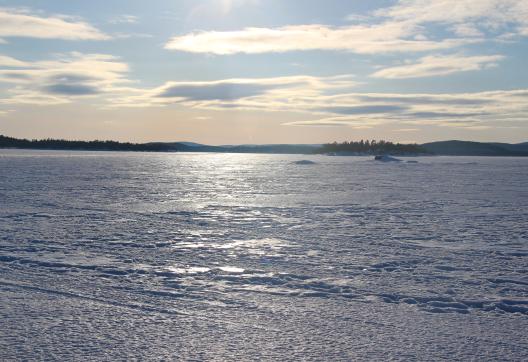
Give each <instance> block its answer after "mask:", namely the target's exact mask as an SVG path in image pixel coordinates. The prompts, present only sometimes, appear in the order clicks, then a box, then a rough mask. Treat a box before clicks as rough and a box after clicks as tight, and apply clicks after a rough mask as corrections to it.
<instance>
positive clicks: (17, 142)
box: [0, 135, 173, 151]
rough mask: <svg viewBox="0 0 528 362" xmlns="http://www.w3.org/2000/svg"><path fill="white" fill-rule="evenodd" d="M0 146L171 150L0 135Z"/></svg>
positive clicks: (157, 146) (161, 146)
mask: <svg viewBox="0 0 528 362" xmlns="http://www.w3.org/2000/svg"><path fill="white" fill-rule="evenodd" d="M0 148H27V149H39V150H91V151H172V150H173V149H172V148H170V147H169V146H168V145H166V144H163V143H129V142H125V143H122V142H117V141H98V140H96V141H68V140H60V139H59V140H56V139H50V138H48V139H42V140H27V139H19V138H13V137H6V136H2V135H0Z"/></svg>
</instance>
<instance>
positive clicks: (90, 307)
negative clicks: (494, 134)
mask: <svg viewBox="0 0 528 362" xmlns="http://www.w3.org/2000/svg"><path fill="white" fill-rule="evenodd" d="M300 157H301V156H288V155H250V154H156V153H104V152H95V153H88V152H44V151H41V152H35V151H14V150H4V151H0V170H1V171H0V205H1V207H0V321H1V324H2V328H0V351H2V352H1V353H2V356H1V359H2V360H7V361H10V360H43V359H45V360H116V359H118V360H122V359H139V360H174V359H179V360H204V359H206V360H211V359H212V360H258V359H262V360H300V359H301V360H526V359H527V358H528V335H527V334H526V330H528V277H527V271H528V263H527V257H528V245H527V236H528V229H527V220H528V188H527V187H526V180H527V179H528V160H527V159H523V158H466V157H459V158H452V157H429V158H427V157H417V158H413V160H418V161H419V163H406V162H389V163H383V162H376V161H374V160H373V159H372V157H328V156H310V161H312V162H314V164H312V166H311V167H295V166H292V163H295V162H297V161H301V160H303V159H301V158H300ZM304 157H306V156H304ZM402 159H403V160H404V161H405V158H402Z"/></svg>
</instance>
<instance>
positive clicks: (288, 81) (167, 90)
mask: <svg viewBox="0 0 528 362" xmlns="http://www.w3.org/2000/svg"><path fill="white" fill-rule="evenodd" d="M357 84H358V83H357V82H356V81H354V79H353V77H351V76H332V77H313V76H306V75H299V76H287V77H272V78H233V79H223V80H215V81H202V82H196V81H195V82H189V81H179V82H173V81H169V82H166V83H165V84H163V85H162V86H160V87H157V88H154V89H150V90H144V91H143V94H140V95H132V96H130V97H123V98H121V99H117V100H115V103H114V105H115V106H118V107H140V106H141V107H150V106H160V105H167V104H174V103H182V104H186V105H188V106H192V107H202V108H208V109H228V108H231V109H234V108H237V109H241V108H253V109H255V108H257V109H265V108H267V109H270V110H273V107H274V106H275V105H277V106H278V105H279V104H280V103H281V102H287V103H288V102H292V103H294V102H296V101H297V100H298V99H300V98H302V97H315V96H317V95H319V94H321V93H323V92H326V91H332V90H339V89H350V88H352V87H355V86H356V85H357ZM263 99H267V101H269V102H271V103H268V104H264V102H263V101H262V100H263ZM275 99H276V100H280V101H279V102H276V101H272V100H275Z"/></svg>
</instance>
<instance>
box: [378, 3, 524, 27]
mask: <svg viewBox="0 0 528 362" xmlns="http://www.w3.org/2000/svg"><path fill="white" fill-rule="evenodd" d="M375 15H377V16H381V17H387V18H390V19H391V20H392V21H409V22H412V23H415V24H426V23H443V24H457V25H464V26H465V27H472V28H473V29H479V28H480V29H485V30H487V31H500V30H501V29H504V28H505V27H507V26H509V25H514V26H515V27H516V28H517V29H522V28H524V27H526V26H527V25H528V1H526V0H479V1H474V0H399V1H398V3H397V4H396V5H394V6H392V7H389V8H385V9H380V10H378V11H376V12H375Z"/></svg>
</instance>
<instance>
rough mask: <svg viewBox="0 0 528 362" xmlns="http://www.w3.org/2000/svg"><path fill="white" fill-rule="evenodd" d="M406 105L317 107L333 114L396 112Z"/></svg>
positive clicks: (403, 108)
mask: <svg viewBox="0 0 528 362" xmlns="http://www.w3.org/2000/svg"><path fill="white" fill-rule="evenodd" d="M406 108H407V107H406V106H401V105H378V104H373V105H363V106H334V107H323V108H319V111H321V112H328V113H335V114H348V115H351V114H376V113H397V112H401V111H403V110H405V109H406Z"/></svg>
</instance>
